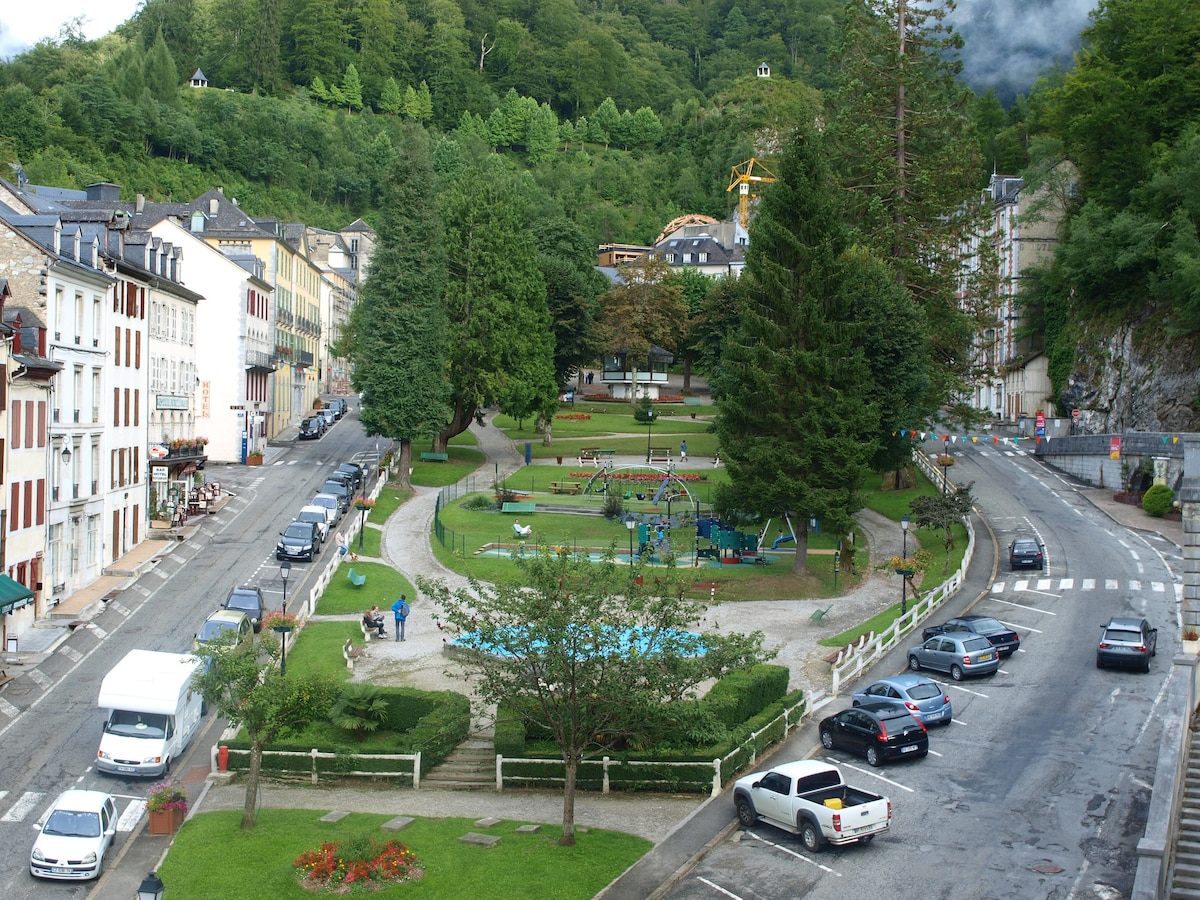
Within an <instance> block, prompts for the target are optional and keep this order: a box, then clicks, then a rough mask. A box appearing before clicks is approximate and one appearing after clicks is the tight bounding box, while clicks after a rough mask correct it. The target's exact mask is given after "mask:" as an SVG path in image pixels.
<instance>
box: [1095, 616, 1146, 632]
mask: <svg viewBox="0 0 1200 900" xmlns="http://www.w3.org/2000/svg"><path fill="white" fill-rule="evenodd" d="M1145 621H1146V620H1145V619H1135V618H1134V617H1132V616H1113V617H1112V618H1111V619H1109V620H1108V622H1107V624H1105V625H1103V626H1102V627H1104V628H1129V629H1132V630H1134V631H1137V630H1139V629H1140V628H1141V627H1142V623H1143V622H1145Z"/></svg>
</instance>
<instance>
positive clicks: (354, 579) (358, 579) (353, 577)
mask: <svg viewBox="0 0 1200 900" xmlns="http://www.w3.org/2000/svg"><path fill="white" fill-rule="evenodd" d="M346 574H347V575H348V576H349V578H350V583H351V584H352V585H354V586H355V587H362V586H363V585H364V584H366V583H367V576H366V575H359V574H358V573H357V572H355V571H354V569H353V567H351V569H350V571H349V572H347V573H346Z"/></svg>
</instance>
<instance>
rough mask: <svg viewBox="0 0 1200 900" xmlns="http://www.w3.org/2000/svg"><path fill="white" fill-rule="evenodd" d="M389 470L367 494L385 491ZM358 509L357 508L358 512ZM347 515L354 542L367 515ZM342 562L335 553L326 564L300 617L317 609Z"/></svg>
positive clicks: (374, 497)
mask: <svg viewBox="0 0 1200 900" xmlns="http://www.w3.org/2000/svg"><path fill="white" fill-rule="evenodd" d="M388 475H389V472H388V470H387V469H382V468H381V469H379V477H378V478H376V479H375V487H373V488H371V493H370V494H368V495H367V496H368V497H369V498H370V499H372V500H378V499H379V495H380V494H381V493H382V492H383V486H384V485H385V484H387V480H388ZM357 512H358V510H355V513H357ZM346 515H347V516H348V517H349V518H350V520H348V522H347V525H346V529H345V534H346V540H347V541H349V542H350V543H352V544H353V543H354V539H355V538H356V537H358V533H359V531H360V530H361V529H362V527H363V522H364V520H365V518H366V517H365V516H362V515H355V516H350V512H349V510H348V511H347V513H346ZM341 564H342V558H341V557H340V556H339V555H338V554H336V553H335V554H333V557H332V558H331V559H330V560H329V562H327V563H326V564H325V568H324V569H322V570H321V573H320V574H319V575H317V580H316V581H315V582H314V583H313V586H312V588H311V589H310V590H309V592H308V603H307V604H305V606H304V608H302V609H301V610H300V613H299V615H300V618H301V619H307V618H308V617H309V616H311V615H313V614H314V613H316V611H317V601H318V600H320V599H321V595H322V594H323V593H325V588H327V587H329V582H331V581H333V576H334V575H335V574H336V573H337V570H338V566H340V565H341Z"/></svg>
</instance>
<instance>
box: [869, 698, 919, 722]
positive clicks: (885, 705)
mask: <svg viewBox="0 0 1200 900" xmlns="http://www.w3.org/2000/svg"><path fill="white" fill-rule="evenodd" d="M858 708H859V709H861V710H864V711H866V712H869V713H872V714H873V715H875V716H878V717H879V718H881V719H882V718H890V717H891V716H893V715H906V716H907V715H908V710H907V709H905V708H904V707H903V706H901V705H900V704H899V703H893V702H891V701H889V700H879V701H876V702H874V703H863V704H862V705H860V706H859V707H858Z"/></svg>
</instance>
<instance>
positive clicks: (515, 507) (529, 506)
mask: <svg viewBox="0 0 1200 900" xmlns="http://www.w3.org/2000/svg"><path fill="white" fill-rule="evenodd" d="M500 512H506V513H532V512H537V504H536V503H534V502H533V501H531V500H528V501H526V500H522V501H520V502H516V501H514V502H511V503H505V504H504V505H503V506H501V507H500Z"/></svg>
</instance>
